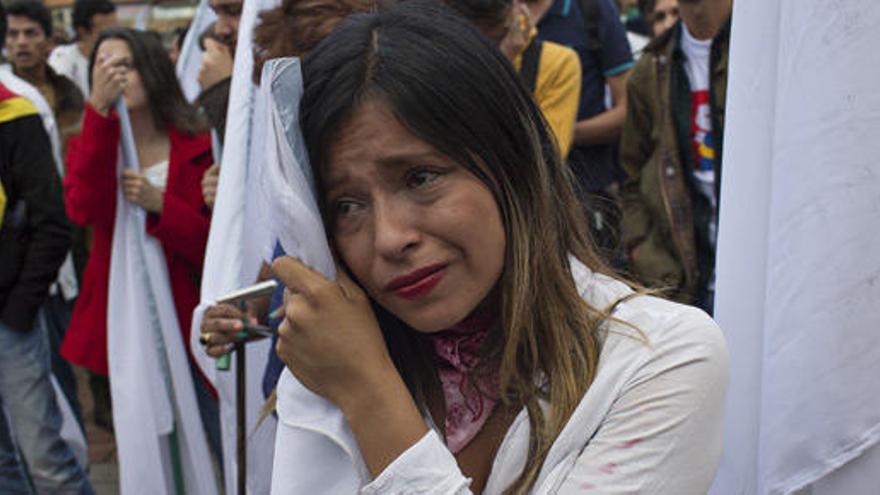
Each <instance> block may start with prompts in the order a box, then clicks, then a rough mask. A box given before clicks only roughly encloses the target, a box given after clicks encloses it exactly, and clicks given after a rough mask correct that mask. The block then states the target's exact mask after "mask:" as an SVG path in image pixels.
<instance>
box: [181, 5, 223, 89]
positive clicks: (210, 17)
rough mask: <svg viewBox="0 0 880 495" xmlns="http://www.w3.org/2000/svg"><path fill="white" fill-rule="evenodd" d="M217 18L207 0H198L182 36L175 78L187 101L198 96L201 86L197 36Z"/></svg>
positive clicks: (200, 50)
mask: <svg viewBox="0 0 880 495" xmlns="http://www.w3.org/2000/svg"><path fill="white" fill-rule="evenodd" d="M216 20H217V14H215V13H214V11H213V10H212V9H211V7H210V6H209V5H208V0H199V6H198V7H197V8H196V13H195V15H194V16H193V18H192V21H191V22H190V23H189V29H187V31H186V36H185V37H184V38H183V45H182V46H181V48H180V55H179V56H178V57H177V66H176V67H175V72H176V73H177V80H178V81H180V88H181V89H182V90H183V96H185V97H186V99H187V101H189V102H193V101H195V99H196V98H198V96H199V93H200V92H201V90H202V88H201V87H200V86H199V68H200V67H201V66H202V49H201V48H200V47H199V36H201V35H202V33H203V32H204V31H205V29H207V28H208V26H210V25H211V23H212V22H214V21H216Z"/></svg>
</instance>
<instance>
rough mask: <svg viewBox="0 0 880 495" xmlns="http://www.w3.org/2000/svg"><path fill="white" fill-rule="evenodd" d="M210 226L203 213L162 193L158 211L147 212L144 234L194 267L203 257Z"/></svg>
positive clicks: (170, 195)
mask: <svg viewBox="0 0 880 495" xmlns="http://www.w3.org/2000/svg"><path fill="white" fill-rule="evenodd" d="M199 194H201V191H199ZM210 225H211V221H210V219H209V217H208V216H207V215H206V214H204V213H203V212H202V211H200V210H198V209H196V208H194V207H193V206H192V205H190V204H189V203H187V202H186V201H185V200H183V199H181V198H179V197H177V196H175V195H173V194H169V193H168V192H166V193H165V195H164V200H163V205H162V214H161V215H155V214H152V213H151V214H149V215H147V233H148V234H150V235H151V236H153V237H155V238H156V239H159V242H161V243H162V245H163V246H165V248H166V249H168V250H169V251H171V252H173V253H174V254H176V255H178V256H180V257H181V258H183V259H185V260H186V261H187V262H188V263H190V264H192V265H193V267H194V268H196V269H198V270H201V267H202V263H203V261H204V258H205V248H206V246H207V244H208V229H209V228H210Z"/></svg>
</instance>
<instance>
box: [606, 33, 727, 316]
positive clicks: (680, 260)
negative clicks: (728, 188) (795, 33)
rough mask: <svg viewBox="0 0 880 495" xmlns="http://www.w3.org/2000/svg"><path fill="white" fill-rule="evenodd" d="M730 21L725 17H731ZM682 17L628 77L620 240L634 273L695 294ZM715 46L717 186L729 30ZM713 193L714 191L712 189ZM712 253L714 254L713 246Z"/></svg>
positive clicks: (686, 297) (682, 294)
mask: <svg viewBox="0 0 880 495" xmlns="http://www.w3.org/2000/svg"><path fill="white" fill-rule="evenodd" d="M728 25H729V23H728ZM681 29H682V27H681V23H679V24H678V25H676V26H675V27H674V28H672V29H670V30H669V31H668V32H667V33H665V34H664V35H661V36H660V37H659V38H657V39H655V40H654V41H653V42H652V43H651V44H650V45H648V47H646V49H645V51H644V52H643V55H642V57H641V59H640V60H639V62H638V63H637V64H636V66H635V68H634V69H633V72H632V74H631V75H630V78H629V81H628V83H627V115H626V122H625V124H624V127H623V135H622V137H621V150H620V151H621V154H620V159H621V165H622V167H623V170H624V172H625V173H626V178H625V180H624V181H623V184H622V186H621V202H622V206H623V222H622V229H621V230H622V243H623V246H624V248H625V249H626V252H627V253H628V254H629V261H630V270H631V273H632V275H633V276H634V277H635V278H636V279H637V280H639V281H640V282H642V283H643V284H645V285H646V286H648V287H652V288H663V289H667V290H669V295H670V297H672V298H674V299H677V300H680V301H682V302H693V300H694V297H695V295H696V291H697V287H698V280H699V278H700V267H699V265H698V256H697V248H696V240H695V230H694V229H695V225H694V207H693V201H692V194H693V192H692V189H691V186H690V185H689V181H690V180H691V176H690V170H692V168H693V160H694V158H693V156H692V153H691V152H690V148H689V146H688V143H689V141H690V136H689V132H690V130H689V128H688V127H687V126H686V125H683V124H682V121H683V120H684V121H685V122H687V121H689V114H690V104H691V103H690V99H691V95H690V91H689V85H688V82H687V76H686V75H685V73H684V68H683V67H684V54H683V53H682V52H681V50H680V48H679V44H680V41H679V40H680V37H681ZM727 31H728V30H727V29H725V30H724V31H723V32H722V33H721V34H719V35H718V36H717V37H716V39H715V41H714V42H713V47H712V60H711V69H710V70H711V71H712V74H711V78H710V94H711V103H710V104H711V107H712V128H713V133H714V134H715V143H717V145H716V159H715V167H716V175H715V176H716V193H717V192H718V189H717V185H718V184H720V178H721V174H720V172H721V170H720V168H721V150H722V147H723V140H722V137H723V129H724V105H725V95H726V93H727V61H728V55H727V53H728V44H729V41H728V38H729V37H728V34H727ZM716 196H717V194H716ZM713 259H714V254H713Z"/></svg>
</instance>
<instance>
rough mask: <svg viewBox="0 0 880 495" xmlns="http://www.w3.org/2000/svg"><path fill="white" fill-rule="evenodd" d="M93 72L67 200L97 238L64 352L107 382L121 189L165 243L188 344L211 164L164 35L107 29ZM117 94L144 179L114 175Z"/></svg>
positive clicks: (204, 396)
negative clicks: (203, 182)
mask: <svg viewBox="0 0 880 495" xmlns="http://www.w3.org/2000/svg"><path fill="white" fill-rule="evenodd" d="M90 67H91V86H92V94H91V96H90V98H89V101H88V104H87V105H86V109H85V115H84V117H83V124H82V131H81V133H80V134H79V135H78V136H75V137H74V138H73V139H72V140H71V142H70V145H69V148H68V152H67V167H68V170H67V174H66V176H65V179H64V193H65V202H66V206H67V212H68V215H69V216H70V219H71V220H72V221H73V222H74V223H76V224H79V225H85V226H90V227H92V229H93V232H94V241H93V246H92V251H91V255H90V257H89V260H88V263H87V265H86V268H85V273H84V276H83V287H82V290H81V294H80V297H79V300H78V301H77V303H76V306H75V308H74V311H73V316H72V317H71V320H70V326H69V328H68V331H67V336H66V338H65V340H64V343H63V345H62V349H61V353H62V355H63V356H64V357H65V358H66V359H68V360H70V361H71V362H73V363H75V364H77V365H80V366H83V367H85V368H87V369H89V370H91V371H92V372H94V373H98V374H102V375H107V373H108V359H107V307H108V290H109V284H110V258H111V247H112V243H113V229H114V219H115V217H116V198H117V193H116V191H117V188H120V187H121V188H122V190H123V195H124V198H125V200H126V201H129V202H131V203H133V204H135V205H138V206H140V207H141V208H143V209H144V210H145V211H146V212H147V219H146V233H147V234H148V235H150V236H153V237H154V238H156V239H158V240H159V242H160V243H161V246H162V250H163V251H164V255H165V260H166V262H167V265H168V274H169V278H170V282H171V284H170V285H171V286H170V287H169V290H170V291H171V292H172V297H173V300H174V304H175V309H176V312H177V318H178V322H179V325H180V329H181V332H182V333H183V342H189V332H190V325H191V319H192V312H193V309H194V308H195V307H196V305H197V304H198V301H199V284H200V277H201V273H202V262H203V259H204V254H205V246H206V244H207V240H208V229H209V224H210V211H209V209H208V208H207V207H206V205H205V203H204V200H203V199H202V194H201V185H200V184H201V180H202V177H203V175H204V174H205V171H206V170H207V169H208V168H209V167H210V166H211V165H212V162H213V160H212V155H211V139H210V135H209V134H207V133H206V130H207V129H208V127H207V124H206V122H205V121H204V120H203V119H202V118H201V117H200V116H199V114H198V113H197V112H196V110H195V109H194V107H192V106H191V105H190V104H189V103H188V102H187V101H186V99H185V98H184V96H183V93H182V91H181V89H180V86H179V84H178V82H177V78H176V77H175V74H174V69H173V67H172V65H171V62H170V60H169V59H168V56H167V54H166V53H165V51H164V50H163V48H162V45H161V43H160V41H159V39H158V37H156V36H154V35H152V34H150V33H142V32H137V31H134V30H130V29H124V28H115V29H111V30H108V31H104V32H103V33H102V34H101V36H100V37H99V39H98V41H97V44H96V45H95V50H94V52H93V53H92V59H91V63H90ZM120 97H122V98H124V102H125V105H126V107H127V109H128V113H129V116H130V121H131V126H132V131H133V134H134V139H135V143H136V147H137V154H138V160H139V162H140V164H141V173H138V172H135V171H132V170H125V171H124V172H123V174H122V177H117V160H118V158H119V145H120V122H119V118H118V116H117V115H116V112H115V111H114V110H113V106H114V103H115V102H116V100H118V99H119V98H120ZM187 352H188V353H189V351H187ZM193 369H197V367H194V366H193ZM195 382H196V387H197V388H198V389H200V390H199V391H198V392H199V399H200V401H199V402H200V407H201V408H202V415H203V420H204V423H205V425H206V429H207V430H208V437H209V439H210V442H211V443H212V448H213V447H214V445H213V443H214V440H216V441H217V443H218V444H217V450H215V452H219V426H217V425H218V423H217V419H216V402H214V403H213V404H211V403H207V404H205V402H206V401H209V399H211V397H210V395H211V394H210V393H206V392H209V389H208V386H207V385H206V384H205V382H204V381H203V379H201V378H197V379H196V380H195ZM206 408H207V409H208V410H207V411H206ZM206 416H208V417H206ZM211 416H213V419H212V418H211ZM212 424H213V425H214V426H212ZM214 429H216V435H215V434H214V432H212V431H211V430H214Z"/></svg>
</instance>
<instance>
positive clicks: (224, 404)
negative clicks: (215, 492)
mask: <svg viewBox="0 0 880 495" xmlns="http://www.w3.org/2000/svg"><path fill="white" fill-rule="evenodd" d="M278 3H279V2H278V1H277V0H247V1H245V2H244V10H243V11H242V15H241V20H240V22H239V30H238V43H237V45H236V51H235V65H234V68H233V76H232V84H231V88H230V94H229V109H228V111H227V114H226V115H227V116H226V133H225V139H224V149H223V156H222V162H221V166H220V183H219V185H218V190H217V199H216V202H215V204H214V210H213V214H212V218H211V232H210V234H209V236H208V247H207V250H206V252H205V265H204V271H203V275H202V290H201V303H200V304H199V307H198V308H197V309H196V311H195V313H194V314H193V327H192V338H191V341H190V346H191V348H192V351H193V354H194V355H195V356H196V357H197V360H198V361H199V365H200V367H201V368H202V370H203V371H204V372H205V375H206V376H208V377H209V378H210V379H211V381H212V382H213V383H214V385H215V387H216V388H217V392H218V394H219V396H220V422H221V432H222V435H223V457H224V459H223V461H224V475H225V478H226V479H225V485H226V493H235V491H236V486H237V485H236V477H237V468H236V466H237V462H236V425H237V423H236V410H235V364H234V361H235V360H234V359H233V360H232V361H233V365H232V367H231V368H230V369H229V371H228V372H218V371H217V369H216V365H215V361H214V359H212V358H210V357H209V356H208V355H207V354H205V351H204V347H203V346H202V345H201V344H200V343H199V342H198V337H199V335H200V333H201V329H200V327H201V321H202V314H203V313H204V310H205V309H206V308H207V307H208V306H210V305H212V304H214V303H215V301H216V300H217V298H218V297H220V296H222V295H224V294H227V293H229V292H231V291H233V290H236V289H239V288H242V287H245V286H247V285H250V284H253V283H254V282H255V281H256V279H257V276H258V274H259V270H260V266H261V264H262V263H263V261H264V260H265V259H268V258H267V256H268V255H269V254H271V251H272V240H271V239H270V238H269V237H268V235H267V233H266V232H267V231H266V230H265V228H264V227H265V224H266V223H267V222H266V220H265V219H258V220H252V219H253V209H254V207H255V201H254V200H255V199H256V198H257V194H256V190H255V189H254V186H253V185H252V184H253V180H254V177H253V171H252V167H253V166H254V164H256V163H259V161H260V160H259V159H255V158H254V157H255V155H258V154H260V153H264V150H263V149H262V146H261V145H258V144H257V143H258V142H262V141H260V140H264V139H265V135H264V134H265V133H263V132H262V127H261V126H260V124H259V123H260V122H262V120H261V119H259V118H257V117H255V115H257V114H258V113H259V112H260V110H259V108H255V104H254V102H255V98H254V95H255V91H256V88H255V86H254V84H253V80H252V79H251V74H252V72H253V64H254V60H253V28H254V26H255V25H256V23H257V20H258V14H259V12H261V11H263V10H265V9H268V8H272V7H275V6H276V5H278ZM246 349H247V351H246V353H247V356H246V359H247V370H246V372H247V373H246V375H247V383H246V386H245V390H246V404H247V411H246V421H245V424H246V426H247V433H248V436H247V438H248V445H247V472H248V473H247V478H248V479H247V487H248V490H249V493H251V494H253V495H262V494H266V493H269V483H270V482H271V479H272V458H273V454H274V442H275V419H274V418H273V417H271V416H270V417H269V418H266V420H265V421H264V422H263V423H262V424H260V425H259V427H258V426H257V422H258V420H259V417H260V410H261V408H262V406H263V403H264V402H265V398H264V397H263V393H262V380H263V375H264V373H265V370H266V363H267V361H268V357H269V352H270V351H271V343H270V341H269V340H268V339H266V340H262V341H258V342H251V343H248V344H247V346H246Z"/></svg>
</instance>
